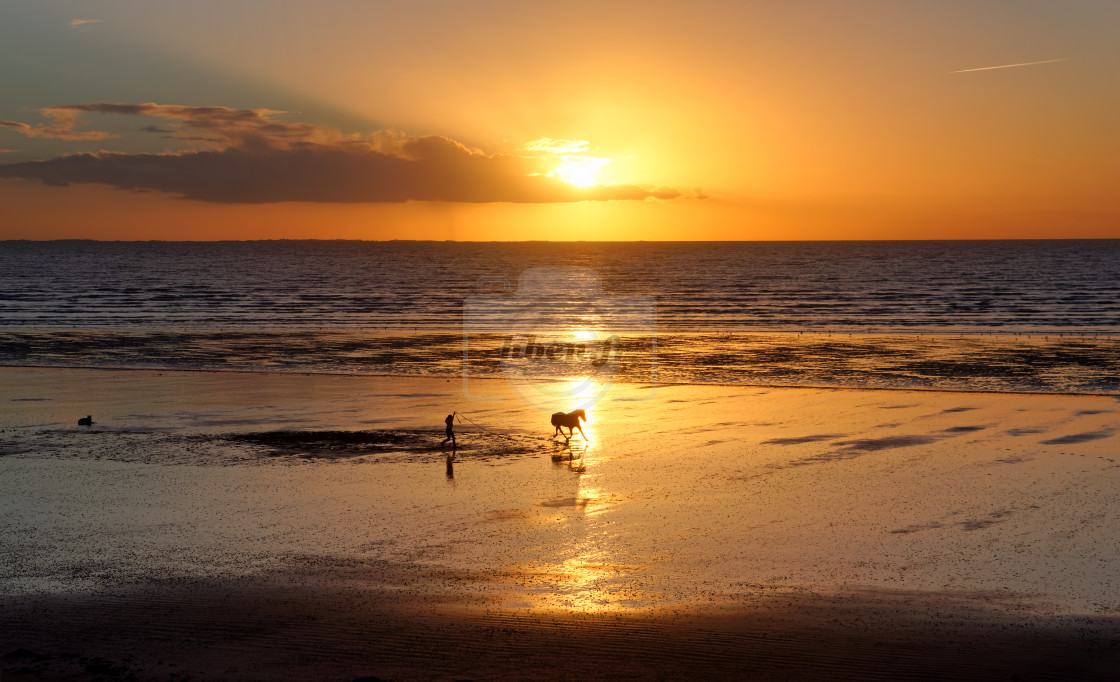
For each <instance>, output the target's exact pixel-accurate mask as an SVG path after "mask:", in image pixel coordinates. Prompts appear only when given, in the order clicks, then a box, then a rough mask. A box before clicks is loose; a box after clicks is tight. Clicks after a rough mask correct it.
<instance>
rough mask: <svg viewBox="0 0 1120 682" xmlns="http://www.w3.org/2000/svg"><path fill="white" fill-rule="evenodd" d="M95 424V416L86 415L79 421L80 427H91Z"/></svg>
mask: <svg viewBox="0 0 1120 682" xmlns="http://www.w3.org/2000/svg"><path fill="white" fill-rule="evenodd" d="M91 424H93V415H86V416H85V417H82V418H81V419H79V420H78V426H90V425H91Z"/></svg>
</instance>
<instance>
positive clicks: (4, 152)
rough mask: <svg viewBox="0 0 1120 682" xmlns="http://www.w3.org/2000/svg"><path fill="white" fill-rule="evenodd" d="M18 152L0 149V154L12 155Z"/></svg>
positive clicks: (16, 150)
mask: <svg viewBox="0 0 1120 682" xmlns="http://www.w3.org/2000/svg"><path fill="white" fill-rule="evenodd" d="M18 151H19V150H18V149H0V154H12V153H14V152H18Z"/></svg>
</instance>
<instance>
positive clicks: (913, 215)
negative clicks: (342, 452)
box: [0, 0, 1120, 240]
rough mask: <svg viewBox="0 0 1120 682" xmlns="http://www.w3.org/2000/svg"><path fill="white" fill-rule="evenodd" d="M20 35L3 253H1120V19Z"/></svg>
mask: <svg viewBox="0 0 1120 682" xmlns="http://www.w3.org/2000/svg"><path fill="white" fill-rule="evenodd" d="M977 4H979V5H981V6H980V7H977V6H976V5H977ZM0 14H3V16H0V46H2V47H0V58H4V59H3V61H2V62H0V63H3V64H5V66H3V67H0V69H3V80H2V81H0V89H2V90H3V91H4V92H5V98H4V102H3V103H2V104H0V149H4V150H7V151H4V152H2V153H0V202H2V205H3V207H4V214H5V215H4V218H3V220H2V221H0V237H6V238H30V239H49V238H64V237H78V238H96V239H151V238H156V239H258V238H308V237H310V238H363V239H388V238H406V239H461V240H465V239H478V240H489V239H650V240H653V239H748V240H749V239H931V238H932V239H937V238H948V239H951V238H985V237H987V238H1015V237H1019V238H1045V237H1120V195H1118V193H1117V192H1115V178H1117V177H1120V132H1118V131H1117V128H1116V123H1115V121H1117V120H1120V94H1118V91H1117V90H1116V88H1115V85H1114V84H1115V83H1116V82H1117V81H1118V78H1117V76H1118V75H1120V49H1118V48H1117V46H1116V41H1115V40H1114V28H1115V26H1116V25H1117V20H1120V8H1118V6H1117V5H1116V4H1115V3H1109V2H1088V1H1081V0H1072V1H1071V2H1068V3H1062V4H1061V6H1060V7H1057V6H1055V4H1054V3H1044V2H1030V1H1025V0H1016V1H1015V2H1011V1H1008V2H988V3H966V2H942V3H897V2H885V1H883V2H869V1H863V2H852V3H836V4H830V5H829V6H827V7H824V8H822V7H820V6H819V5H818V4H810V3H781V4H779V3H764V4H762V6H756V5H754V4H751V5H743V6H740V4H739V3H724V2H701V3H689V4H684V3H670V2H645V3H618V4H611V6H610V7H609V8H603V7H599V6H597V5H596V4H594V3H579V2H575V3H565V4H563V5H551V4H534V5H531V6H523V4H520V3H509V2H479V3H459V2H432V3H403V2H380V3H373V2H356V1H355V2H348V1H341V0H335V1H332V2H325V3H319V4H317V5H315V8H314V9H312V8H311V6H310V5H308V4H306V3H299V2H294V1H289V0H272V1H270V2H263V1H261V2H257V1H247V2H243V3H236V4H235V6H233V7H230V6H228V3H218V2H210V1H208V0H207V1H202V2H194V3H185V2H183V3H177V2H168V3H160V4H159V5H158V6H157V5H152V6H149V7H148V8H147V10H146V11H144V12H139V11H135V6H134V5H130V4H129V3H124V2H108V1H106V2H78V1H60V2H52V3H40V4H19V5H18V6H15V7H5V8H4V9H2V10H0ZM74 20H82V21H78V22H75V21H74ZM72 24H73V25H72ZM1034 61H1045V62H1047V63H1039V64H1026V65H1023V66H1013V67H1012V66H1009V67H1008V68H1001V69H988V70H983V71H966V70H967V69H979V68H983V67H990V66H1001V65H1011V64H1023V63H1026V62H1034ZM958 71H960V72H959V73H955V72H958ZM106 103H112V104H106ZM143 103H152V104H153V105H154V106H147V107H138V106H135V105H141V104H143ZM71 105H75V106H73V107H71ZM123 105H127V106H123ZM170 105H176V106H170ZM49 107H56V109H48V108H49ZM67 107H70V108H67ZM203 107H211V108H212V109H204V108H203ZM44 109H46V110H45V111H44ZM145 128H147V130H145ZM387 131H388V132H387ZM545 138H547V139H551V140H561V141H571V142H586V144H584V145H583V146H579V147H573V149H578V150H579V151H576V152H569V153H567V154H566V156H567V157H569V158H568V160H567V161H565V159H564V156H565V154H564V153H562V152H559V151H557V152H555V153H551V152H547V151H541V145H537V147H533V146H532V145H531V143H532V142H533V141H538V140H541V139H545ZM107 152H112V153H107ZM79 153H85V154H87V155H90V156H85V157H74V156H71V155H73V154H79ZM579 157H587V158H590V159H603V160H605V159H609V160H610V161H609V162H607V161H598V162H596V161H590V162H589V161H588V160H587V158H584V159H583V160H582V161H581V160H580V158H579ZM573 163H574V164H576V165H577V166H578V165H579V164H580V163H583V164H587V163H591V166H592V167H597V166H598V165H601V167H602V169H601V172H599V173H598V175H594V174H591V175H588V174H587V173H583V174H580V173H576V174H575V175H573V174H571V173H565V172H563V169H564V168H565V167H566V166H565V164H567V167H568V168H569V170H570V169H571V167H572V164H573ZM558 169H560V172H556V171H557V170H558ZM565 177H567V178H568V179H573V177H575V178H576V179H579V178H583V179H584V181H593V182H595V183H597V184H598V186H593V187H589V188H579V187H576V186H575V185H572V184H570V183H569V182H566V181H565V179H564V178H565ZM43 181H46V182H50V183H54V185H63V184H67V185H68V186H51V185H47V184H44V182H43ZM138 190H140V191H138ZM183 197H189V198H183ZM292 199H295V200H292ZM581 199H587V200H581ZM608 199H610V200H608Z"/></svg>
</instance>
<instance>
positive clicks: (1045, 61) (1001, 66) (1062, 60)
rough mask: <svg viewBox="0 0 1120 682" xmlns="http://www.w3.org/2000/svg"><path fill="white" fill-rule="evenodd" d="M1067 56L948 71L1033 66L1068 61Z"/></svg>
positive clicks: (965, 71) (963, 71)
mask: <svg viewBox="0 0 1120 682" xmlns="http://www.w3.org/2000/svg"><path fill="white" fill-rule="evenodd" d="M1068 61H1069V57H1062V58H1061V59H1043V60H1042V61H1040V62H1023V63H1021V64H1001V65H999V66H981V67H980V68H978V69H961V70H960V71H950V72H949V73H968V72H969V71H991V70H992V69H1013V68H1015V67H1016V66H1034V65H1035V64H1053V63H1055V62H1068Z"/></svg>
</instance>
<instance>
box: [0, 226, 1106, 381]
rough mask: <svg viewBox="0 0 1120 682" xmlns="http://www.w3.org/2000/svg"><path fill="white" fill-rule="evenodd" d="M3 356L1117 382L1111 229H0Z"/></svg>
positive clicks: (230, 367)
mask: <svg viewBox="0 0 1120 682" xmlns="http://www.w3.org/2000/svg"><path fill="white" fill-rule="evenodd" d="M595 363H599V364H597V365H596V364H595ZM0 365H8V366H59V367H103V368H119V369H130V368H136V369H153V368H160V369H182V370H205V371H264V372H311V373H346V374H371V375H377V374H388V375H408V376H412V375H417V376H446V377H458V376H463V375H464V374H466V375H470V376H476V377H494V378H498V377H501V376H505V375H508V374H509V373H510V372H519V373H521V375H525V373H526V372H528V373H529V374H531V376H532V377H533V378H536V379H541V380H552V379H570V378H572V377H573V376H576V375H580V374H581V373H582V372H586V371H609V374H610V378H611V380H614V381H628V382H639V383H726V384H754V385H795V386H848V387H872V388H933V389H948V390H996V391H1043V392H1073V393H1081V392H1087V393H1120V240H1009V241H863V242H853V241H836V242H516V243H511V242H420V241H389V242H372V241H329V240H327V241H321V240H308V241H299V240H296V241H288V240H280V241H238V242H164V241H149V242H100V241H84V240H74V241H48V242H34V241H6V242H0ZM589 367H591V368H594V369H593V370H589V369H588V368H589ZM577 378H578V377H577Z"/></svg>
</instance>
